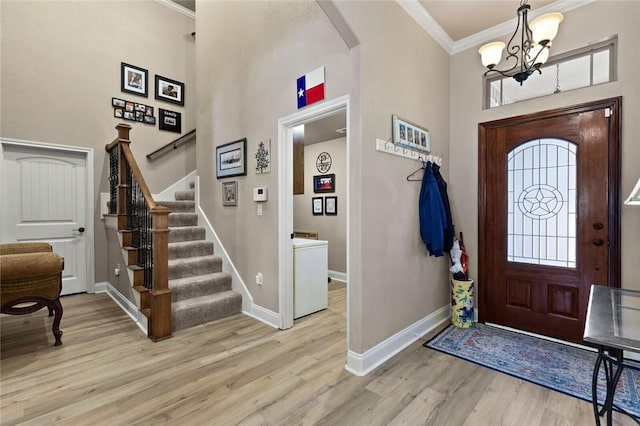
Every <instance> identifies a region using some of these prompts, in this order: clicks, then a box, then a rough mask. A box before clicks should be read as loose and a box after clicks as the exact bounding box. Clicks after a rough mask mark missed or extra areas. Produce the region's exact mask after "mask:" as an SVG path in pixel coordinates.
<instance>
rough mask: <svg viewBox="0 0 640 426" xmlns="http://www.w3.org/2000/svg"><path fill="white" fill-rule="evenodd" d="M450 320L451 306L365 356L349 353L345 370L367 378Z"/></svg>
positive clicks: (436, 312) (413, 325)
mask: <svg viewBox="0 0 640 426" xmlns="http://www.w3.org/2000/svg"><path fill="white" fill-rule="evenodd" d="M449 318H451V306H450V305H449V304H447V305H445V306H443V307H441V308H440V309H438V310H437V311H435V312H433V313H432V314H430V315H428V316H426V317H424V318H422V319H421V320H419V321H417V322H415V323H413V324H411V325H410V326H409V327H407V328H405V329H404V330H401V331H400V332H398V333H396V334H394V335H393V336H391V337H389V338H388V339H386V340H385V341H383V342H381V343H378V344H377V345H376V346H374V347H373V348H371V349H369V350H368V351H366V352H365V353H363V354H359V353H356V352H353V351H349V352H348V354H347V365H346V366H345V369H346V370H347V371H348V372H350V373H352V374H355V375H356V376H366V375H367V374H369V373H370V372H372V371H373V370H375V369H376V368H378V367H379V366H380V365H382V364H383V363H385V362H386V361H388V360H390V359H391V358H393V357H394V356H395V355H397V354H398V353H399V352H400V351H402V350H403V349H405V348H406V347H407V346H409V345H410V344H412V343H413V342H415V341H417V340H418V339H420V338H421V337H422V336H424V335H425V334H427V333H428V332H430V331H431V330H434V329H435V328H436V327H438V326H440V325H441V324H442V323H444V322H445V321H448V320H449Z"/></svg>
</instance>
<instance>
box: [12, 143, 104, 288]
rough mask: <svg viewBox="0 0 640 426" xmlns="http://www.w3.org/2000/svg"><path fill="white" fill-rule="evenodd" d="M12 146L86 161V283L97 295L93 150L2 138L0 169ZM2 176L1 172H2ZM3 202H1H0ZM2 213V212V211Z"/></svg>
mask: <svg viewBox="0 0 640 426" xmlns="http://www.w3.org/2000/svg"><path fill="white" fill-rule="evenodd" d="M5 145H12V146H23V147H28V148H38V149H42V150H50V151H66V152H74V153H79V154H83V155H84V157H85V161H86V171H87V175H86V185H87V187H86V191H87V201H88V203H87V205H86V206H85V215H86V216H85V217H86V218H87V223H86V225H85V228H86V231H85V233H84V235H85V238H86V239H87V268H86V277H85V279H86V283H87V293H95V257H94V256H95V255H94V251H95V247H94V226H93V225H94V219H95V218H94V216H93V215H94V207H93V204H94V201H95V200H94V198H93V180H94V178H93V176H94V175H93V148H84V147H78V146H71V145H58V144H53V143H48V142H39V141H30V140H23V139H10V138H0V167H4V160H5V155H4V146H5ZM0 174H1V172H0ZM0 199H4V197H0ZM0 202H1V201H0ZM0 211H2V210H1V209H0ZM0 232H2V227H0ZM3 240H4V236H3V235H1V234H0V241H3Z"/></svg>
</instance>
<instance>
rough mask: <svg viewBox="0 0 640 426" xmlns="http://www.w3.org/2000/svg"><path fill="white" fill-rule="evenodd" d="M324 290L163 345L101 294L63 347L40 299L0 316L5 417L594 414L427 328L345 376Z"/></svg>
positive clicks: (76, 300)
mask: <svg viewBox="0 0 640 426" xmlns="http://www.w3.org/2000/svg"><path fill="white" fill-rule="evenodd" d="M332 288H334V289H332V291H330V293H329V294H330V307H329V309H327V310H325V311H322V312H320V313H317V314H314V315H310V316H308V317H305V318H302V319H300V320H297V321H296V323H295V326H294V328H292V329H290V330H286V331H280V330H275V329H273V328H271V327H269V326H267V325H264V324H262V323H261V322H259V321H257V320H255V319H253V318H250V317H248V316H245V315H235V316H233V317H229V318H225V319H222V320H220V321H217V322H213V323H209V324H204V325H201V326H198V327H195V328H191V329H188V330H183V331H180V332H177V333H175V336H174V337H173V338H172V339H169V340H165V341H162V342H158V343H152V342H151V341H149V340H148V339H147V338H146V337H145V336H144V335H143V334H142V333H141V332H140V330H139V329H138V328H137V327H136V326H135V325H134V324H133V322H132V321H131V320H130V319H129V317H128V316H127V315H126V314H124V313H123V312H122V311H121V310H120V308H119V307H118V306H117V305H116V304H115V303H114V302H113V301H112V300H111V299H110V298H109V297H108V296H107V295H106V294H95V295H87V294H83V295H75V296H68V297H64V298H63V300H62V304H63V306H64V309H65V312H64V317H63V319H62V325H61V328H62V330H63V332H64V335H63V336H62V341H63V346H60V347H54V346H53V337H52V335H51V330H50V329H51V319H50V318H48V317H47V312H46V309H45V310H41V311H39V312H37V313H34V314H31V315H22V316H7V315H3V316H1V324H0V325H1V333H2V334H1V340H2V341H1V358H2V363H1V367H0V368H1V372H0V394H1V405H0V422H1V424H3V425H14V424H28V425H31V424H34V425H49V424H67V425H92V426H97V425H137V424H174V425H225V426H226V425H235V424H243V425H310V424H321V425H367V426H373V425H400V424H404V425H422V424H428V425H518V426H520V425H545V426H548V425H592V424H594V419H593V414H592V410H591V405H590V404H589V403H587V402H584V401H580V400H578V399H575V398H572V397H569V396H565V395H562V394H560V393H557V392H553V391H550V390H547V389H545V388H542V387H540V386H536V385H533V384H530V383H527V382H524V381H522V380H518V379H515V378H512V377H510V376H507V375H504V374H501V373H497V372H495V371H492V370H489V369H486V368H483V367H479V366H477V365H474V364H471V363H469V362H465V361H462V360H460V359H457V358H454V357H451V356H448V355H445V354H442V353H439V352H436V351H433V350H431V349H427V348H424V347H422V343H423V342H424V341H425V339H427V338H429V337H430V336H426V337H425V339H422V340H420V341H419V342H416V343H414V344H412V345H411V346H409V347H408V348H407V349H405V350H404V351H403V352H402V353H400V354H399V355H398V356H396V357H394V358H393V359H392V360H390V361H388V362H387V363H385V364H384V365H383V366H381V367H380V368H378V369H377V370H376V371H375V372H373V373H371V374H369V375H368V376H366V377H356V376H353V375H352V374H350V373H348V372H347V371H345V369H344V365H345V363H346V350H347V348H346V340H345V329H346V316H345V311H346V308H345V304H346V295H345V290H344V288H342V289H341V288H340V287H339V286H338V287H332ZM336 288H337V289H336ZM614 420H615V423H616V424H620V425H632V424H634V423H633V422H632V421H631V419H630V418H629V417H627V416H624V415H621V414H616V417H615V419H614Z"/></svg>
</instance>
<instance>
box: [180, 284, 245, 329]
mask: <svg viewBox="0 0 640 426" xmlns="http://www.w3.org/2000/svg"><path fill="white" fill-rule="evenodd" d="M241 308H242V296H241V295H240V293H237V292H235V291H233V290H229V291H223V292H220V293H215V294H212V295H209V296H201V297H195V298H192V299H186V300H182V301H179V302H174V303H172V304H171V311H172V316H173V329H174V331H175V330H182V329H184V328H188V327H192V326H194V325H197V324H203V323H205V322H209V321H213V320H216V319H219V318H223V317H226V316H229V315H233V314H236V313H239V312H240V310H241Z"/></svg>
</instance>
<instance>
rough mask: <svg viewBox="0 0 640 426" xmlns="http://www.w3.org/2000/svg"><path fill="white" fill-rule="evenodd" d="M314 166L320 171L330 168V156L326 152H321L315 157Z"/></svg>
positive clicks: (326, 170) (325, 171) (323, 171)
mask: <svg viewBox="0 0 640 426" xmlns="http://www.w3.org/2000/svg"><path fill="white" fill-rule="evenodd" d="M316 168H317V169H318V171H319V172H320V173H327V172H328V171H329V170H330V169H331V156H330V155H329V153H328V152H321V153H320V154H318V158H316Z"/></svg>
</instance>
